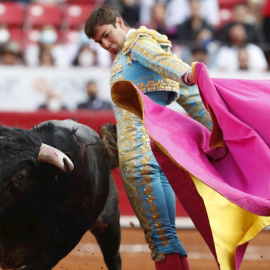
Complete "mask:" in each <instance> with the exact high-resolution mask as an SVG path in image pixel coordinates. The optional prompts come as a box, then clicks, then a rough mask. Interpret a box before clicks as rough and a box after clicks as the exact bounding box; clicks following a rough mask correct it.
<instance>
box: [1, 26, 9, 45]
mask: <svg viewBox="0 0 270 270" xmlns="http://www.w3.org/2000/svg"><path fill="white" fill-rule="evenodd" d="M9 41H10V32H9V28H8V26H7V25H6V24H0V47H2V46H3V45H4V44H6V43H7V42H9Z"/></svg>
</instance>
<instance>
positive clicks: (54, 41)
mask: <svg viewBox="0 0 270 270" xmlns="http://www.w3.org/2000/svg"><path fill="white" fill-rule="evenodd" d="M43 50H46V51H49V52H50V53H51V55H52V57H53V59H54V63H55V66H56V67H66V66H69V65H70V59H69V54H67V52H66V49H65V46H63V45H62V44H60V43H59V42H58V34H57V31H56V29H55V27H54V26H52V25H49V24H46V25H44V26H43V27H42V28H41V30H40V32H39V42H38V43H34V44H29V45H28V46H26V49H25V54H24V57H25V63H26V64H27V65H29V66H39V65H40V61H39V55H40V51H43Z"/></svg>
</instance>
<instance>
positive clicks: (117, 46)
mask: <svg viewBox="0 0 270 270" xmlns="http://www.w3.org/2000/svg"><path fill="white" fill-rule="evenodd" d="M127 30H128V29H127V26H125V24H124V22H123V20H122V19H121V18H119V17H117V18H116V23H115V26H114V25H112V24H103V25H98V26H97V28H96V32H95V36H94V40H95V42H97V43H99V44H100V46H101V47H102V48H103V49H105V50H107V51H108V52H110V53H112V54H117V53H118V52H119V51H120V50H121V49H122V47H123V45H124V43H125V41H126V34H127Z"/></svg>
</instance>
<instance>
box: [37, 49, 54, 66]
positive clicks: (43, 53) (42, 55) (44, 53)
mask: <svg viewBox="0 0 270 270" xmlns="http://www.w3.org/2000/svg"><path fill="white" fill-rule="evenodd" d="M39 65H40V66H44V67H53V66H54V65H55V63H54V59H53V56H52V54H51V52H50V50H46V49H43V50H40V52H39Z"/></svg>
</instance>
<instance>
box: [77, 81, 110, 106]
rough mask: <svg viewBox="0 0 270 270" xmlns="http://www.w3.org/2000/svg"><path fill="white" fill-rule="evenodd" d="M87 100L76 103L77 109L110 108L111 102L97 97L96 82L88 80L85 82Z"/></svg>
mask: <svg viewBox="0 0 270 270" xmlns="http://www.w3.org/2000/svg"><path fill="white" fill-rule="evenodd" d="M86 94H87V96H88V100H87V101H86V102H82V103H80V104H78V107H77V108H78V109H88V110H112V103H110V102H107V101H104V100H102V99H101V98H99V97H98V86H97V84H96V82H94V81H90V82H88V83H87V84H86Z"/></svg>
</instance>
